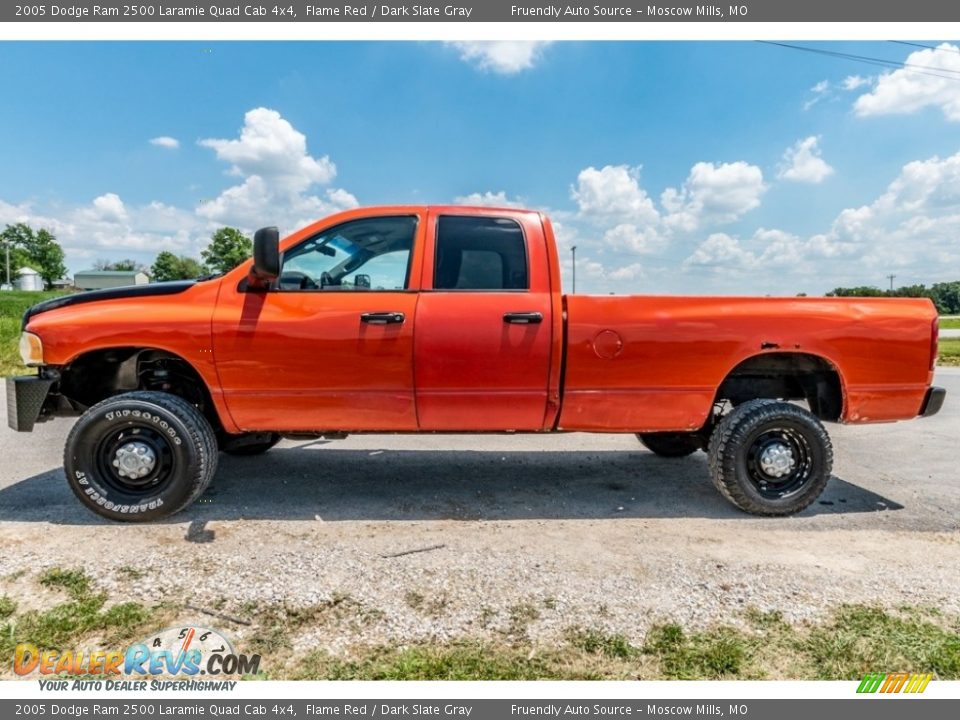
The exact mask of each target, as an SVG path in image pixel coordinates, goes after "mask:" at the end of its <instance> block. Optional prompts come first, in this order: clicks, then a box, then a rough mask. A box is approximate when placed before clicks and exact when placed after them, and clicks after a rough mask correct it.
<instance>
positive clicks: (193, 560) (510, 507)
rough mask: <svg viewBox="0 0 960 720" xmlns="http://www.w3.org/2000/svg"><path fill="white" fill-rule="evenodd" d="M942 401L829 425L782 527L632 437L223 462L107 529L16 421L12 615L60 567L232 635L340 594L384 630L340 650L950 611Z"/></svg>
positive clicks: (950, 432) (353, 444)
mask: <svg viewBox="0 0 960 720" xmlns="http://www.w3.org/2000/svg"><path fill="white" fill-rule="evenodd" d="M937 382H938V383H939V384H941V385H944V386H946V387H947V388H948V393H949V394H948V398H947V402H946V405H945V407H944V409H943V411H942V412H941V413H940V414H939V415H938V416H936V417H933V418H928V419H923V420H916V421H913V422H906V423H898V424H891V425H876V426H866V427H840V426H832V427H831V428H830V431H831V434H832V437H833V440H834V444H835V447H836V456H837V460H836V465H835V478H834V479H833V480H832V481H831V484H830V486H829V488H828V490H827V491H826V493H825V495H824V496H823V498H822V501H821V502H818V503H816V504H815V505H813V506H812V507H811V508H810V509H808V510H807V511H805V512H804V513H802V514H801V515H800V516H797V517H793V518H785V519H760V518H754V517H750V516H747V515H744V514H743V513H741V512H739V511H737V510H736V509H734V508H732V507H731V506H729V505H728V504H727V503H726V502H725V501H724V500H723V499H722V498H721V497H720V496H719V495H718V494H717V493H716V492H715V490H714V489H713V486H712V485H711V483H710V481H709V479H708V476H707V467H706V458H705V456H704V455H703V454H702V453H698V454H696V455H694V456H692V457H690V458H686V459H682V460H665V459H661V458H658V457H655V456H654V455H652V454H650V453H649V452H646V451H645V450H643V449H642V448H641V446H640V445H639V444H638V443H637V441H636V440H635V439H634V438H633V437H628V436H603V435H586V434H571V435H557V436H502V435H501V436H487V437H483V436H480V437H471V436H388V435H377V436H354V437H351V438H348V439H346V440H343V441H335V442H324V441H319V442H284V443H282V444H281V445H280V446H279V447H278V448H276V449H275V450H273V451H271V452H270V453H268V454H267V455H265V456H262V457H258V458H249V459H240V458H232V457H227V456H221V463H220V469H219V471H218V473H217V476H216V478H215V480H214V483H213V485H212V487H211V489H210V490H209V492H208V493H207V495H206V496H205V497H204V498H203V501H202V502H201V503H198V504H196V505H194V506H193V507H192V508H189V509H188V510H186V511H185V512H184V513H182V514H180V515H179V516H176V517H174V518H172V519H170V520H169V521H166V522H162V523H157V524H153V525H147V526H144V525H123V524H115V523H109V522H106V521H103V520H100V519H99V518H97V517H95V516H94V515H92V514H90V513H89V512H87V511H86V510H84V509H83V508H82V507H81V506H80V505H79V504H78V503H77V502H76V501H75V499H74V498H73V496H72V495H71V493H70V492H69V490H68V489H67V487H66V484H65V481H64V478H63V471H62V469H61V460H60V458H61V449H62V444H63V440H64V437H65V435H66V433H67V431H68V429H69V421H67V420H57V421H54V422H51V423H46V424H44V425H41V426H38V429H37V431H36V432H35V433H33V434H30V435H18V434H15V433H13V432H12V431H10V430H8V429H7V427H6V422H5V419H4V422H3V426H2V427H0V458H2V460H0V568H2V570H0V576H2V577H0V594H3V593H4V592H7V593H10V594H12V595H15V596H16V597H18V598H20V600H21V603H27V604H28V605H29V603H35V604H44V603H50V602H54V601H55V600H56V598H51V596H50V594H49V593H44V592H37V591H36V588H35V585H34V584H33V583H34V582H35V578H36V574H37V572H39V571H40V570H41V569H43V568H44V567H49V566H52V565H60V566H64V567H84V568H86V569H87V570H88V571H89V572H91V573H92V574H93V575H94V576H95V577H96V579H97V581H98V582H99V583H100V584H101V586H103V587H104V588H105V589H106V590H107V591H108V592H109V593H110V596H111V598H112V599H116V600H124V599H138V600H142V599H144V598H158V597H168V598H172V599H176V600H180V601H182V600H184V599H186V600H189V601H191V602H194V603H197V604H203V603H211V604H212V603H218V602H221V601H222V602H223V603H225V605H224V607H225V608H226V609H228V610H232V611H234V612H236V613H243V612H249V606H247V608H248V609H247V610H244V609H243V608H244V602H246V601H255V602H258V603H261V604H270V603H280V602H283V603H287V604H292V605H298V604H309V603H315V602H318V601H321V600H323V599H325V598H329V597H330V596H331V595H333V594H334V593H341V594H344V593H345V594H347V595H349V596H350V597H351V598H353V599H355V601H356V602H357V603H358V606H360V607H363V608H367V609H374V610H376V611H378V612H377V613H376V614H375V616H376V617H379V618H380V619H378V620H375V621H370V622H367V623H361V624H356V625H351V624H343V623H335V624H333V625H327V626H324V627H321V628H314V629H311V630H309V632H306V634H305V635H304V636H303V637H300V638H298V640H297V643H298V644H297V647H314V646H322V647H327V648H330V649H333V650H336V649H337V648H338V647H342V646H344V645H347V644H350V643H352V642H381V641H401V640H403V641H405V640H416V639H424V638H433V639H435V638H449V637H456V636H461V635H477V634H480V635H483V634H484V633H489V632H494V631H495V629H496V627H497V626H498V625H497V624H498V623H500V626H501V627H502V626H505V625H506V624H509V622H510V618H511V615H512V614H514V613H515V612H516V608H517V607H521V606H524V605H525V604H526V605H531V606H535V607H537V608H539V610H538V617H537V619H536V620H534V621H533V622H532V624H531V627H530V633H531V634H532V636H534V637H543V638H551V637H559V636H560V635H561V634H562V632H563V630H564V628H566V627H569V626H571V625H581V626H584V625H586V626H602V627H604V628H608V629H611V630H615V631H618V632H624V633H625V634H627V635H628V636H630V637H637V636H638V635H640V634H642V632H643V631H644V629H645V628H646V627H647V626H648V625H649V624H650V622H653V621H655V620H658V619H665V618H673V619H677V620H680V621H682V622H685V623H690V624H693V625H706V624H710V623H712V622H715V621H718V620H722V621H732V622H737V621H738V618H741V617H742V615H743V611H744V609H745V608H747V607H750V606H754V607H758V608H760V609H778V610H781V611H783V612H784V613H785V614H786V616H787V617H788V618H791V619H793V620H795V621H801V620H804V619H806V618H810V617H815V616H817V615H819V614H821V613H823V612H824V611H826V610H829V609H830V608H832V607H835V606H836V605H837V604H838V603H840V602H848V601H850V602H854V601H855V602H867V603H877V604H880V605H885V606H897V605H900V604H913V605H929V606H940V607H944V608H946V609H947V610H949V611H953V612H960V574H958V573H957V568H958V567H960V467H958V450H960V369H944V370H942V371H940V372H938V377H937ZM0 412H2V411H0ZM432 546H442V547H439V548H437V549H434V550H429V551H426V552H419V553H414V554H410V555H404V556H402V557H395V558H385V557H384V556H385V555H390V554H392V553H396V552H401V551H404V550H414V549H422V548H426V547H432ZM131 568H135V569H137V570H139V571H141V572H142V573H143V577H141V578H139V579H137V578H136V577H135V576H136V575H137V573H135V572H131V570H130V569H131ZM21 569H24V570H27V571H28V572H27V573H25V574H22V575H20V576H15V577H12V576H11V574H12V573H15V571H17V570H21ZM417 598H420V599H419V600H417ZM208 620H209V618H208ZM491 628H493V629H491ZM241 632H242V629H241Z"/></svg>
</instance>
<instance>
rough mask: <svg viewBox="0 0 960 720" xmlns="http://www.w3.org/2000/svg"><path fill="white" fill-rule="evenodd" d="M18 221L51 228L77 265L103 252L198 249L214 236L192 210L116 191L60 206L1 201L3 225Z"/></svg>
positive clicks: (140, 255)
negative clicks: (141, 201) (126, 198)
mask: <svg viewBox="0 0 960 720" xmlns="http://www.w3.org/2000/svg"><path fill="white" fill-rule="evenodd" d="M14 222H26V223H28V224H30V225H31V226H33V227H35V228H46V229H47V230H50V231H51V232H52V233H53V234H54V235H55V236H56V238H57V241H58V242H59V243H60V244H61V245H62V246H63V249H64V252H65V253H66V256H67V263H68V264H70V265H72V266H73V267H74V268H78V267H80V266H81V265H89V264H91V263H92V262H93V261H94V260H96V259H98V258H100V257H104V258H107V257H109V258H111V259H120V258H122V257H128V256H129V257H133V258H134V259H139V260H142V261H143V262H145V263H147V264H149V263H150V262H152V260H153V257H154V255H156V253H157V252H158V251H159V250H172V251H174V252H180V253H182V252H190V253H194V254H195V253H196V252H199V248H200V247H202V246H203V245H205V244H206V241H207V240H208V239H209V232H208V231H207V229H206V225H205V223H203V222H201V221H200V220H198V218H197V217H196V216H195V215H194V214H193V213H192V212H189V211H185V210H179V209H177V208H174V207H171V206H168V205H164V204H162V203H156V202H154V203H149V204H147V205H144V206H138V207H130V206H128V205H126V204H125V203H124V202H123V200H122V199H121V198H120V197H119V196H118V195H117V194H116V193H105V194H103V195H100V196H99V197H96V198H94V199H93V201H91V202H90V204H88V205H82V206H77V207H72V208H65V209H64V208H57V209H56V210H55V211H49V210H48V211H41V210H37V209H35V208H34V207H33V206H32V205H31V204H30V203H21V204H19V205H11V204H9V203H4V202H2V201H0V225H2V224H6V223H14Z"/></svg>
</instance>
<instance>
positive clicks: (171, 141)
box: [150, 135, 180, 150]
mask: <svg viewBox="0 0 960 720" xmlns="http://www.w3.org/2000/svg"><path fill="white" fill-rule="evenodd" d="M150 144H151V145H156V146H157V147H162V148H166V149H167V150H176V149H177V148H178V147H180V141H179V140H177V139H176V138H172V137H170V136H169V135H161V136H160V137H155V138H151V139H150Z"/></svg>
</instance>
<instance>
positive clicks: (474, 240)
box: [414, 209, 553, 430]
mask: <svg viewBox="0 0 960 720" xmlns="http://www.w3.org/2000/svg"><path fill="white" fill-rule="evenodd" d="M551 320H552V318H551V295H550V280H549V273H548V265H547V251H546V244H545V240H544V237H543V231H542V228H541V225H540V221H539V216H538V215H537V214H535V213H530V214H529V215H517V216H505V215H503V214H499V215H498V214H497V212H496V211H493V210H491V211H476V210H471V211H470V212H469V214H467V213H465V214H462V215H458V214H456V211H455V209H451V212H449V213H447V212H439V213H438V212H435V211H431V212H430V214H429V216H428V219H427V233H426V243H425V248H424V272H423V291H422V292H421V295H420V301H419V303H418V304H417V319H416V327H417V331H416V334H415V337H414V354H415V363H414V367H415V371H414V375H415V384H416V397H417V415H418V419H419V424H420V428H421V429H422V430H539V429H542V428H543V425H544V415H545V412H546V408H547V386H548V377H549V373H550V359H551V339H552V338H551V336H552V327H553V323H552V322H551Z"/></svg>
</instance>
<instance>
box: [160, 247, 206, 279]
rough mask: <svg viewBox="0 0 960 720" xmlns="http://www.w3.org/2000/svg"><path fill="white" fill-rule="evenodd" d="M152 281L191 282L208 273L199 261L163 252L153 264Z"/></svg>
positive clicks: (166, 251)
mask: <svg viewBox="0 0 960 720" xmlns="http://www.w3.org/2000/svg"><path fill="white" fill-rule="evenodd" d="M151 272H152V274H153V279H154V280H155V281H157V282H166V281H168V280H191V279H193V278H198V277H201V276H202V275H206V274H207V273H208V272H209V271H208V270H207V268H206V266H204V265H203V264H202V263H201V262H200V261H199V260H196V259H195V258H192V257H187V256H186V255H180V256H177V255H174V254H173V253H172V252H169V251H168V250H164V251H163V252H161V253H160V254H159V255H157V259H156V260H155V261H154V262H153V267H152V268H151Z"/></svg>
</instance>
